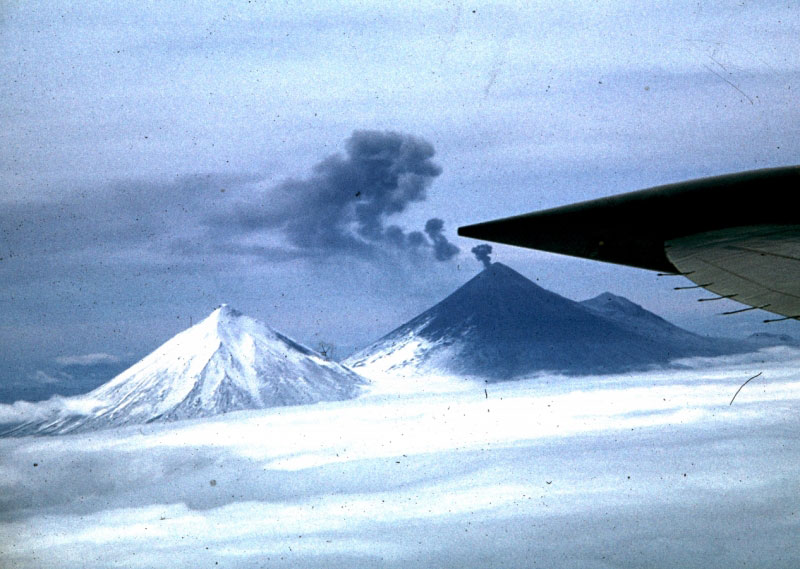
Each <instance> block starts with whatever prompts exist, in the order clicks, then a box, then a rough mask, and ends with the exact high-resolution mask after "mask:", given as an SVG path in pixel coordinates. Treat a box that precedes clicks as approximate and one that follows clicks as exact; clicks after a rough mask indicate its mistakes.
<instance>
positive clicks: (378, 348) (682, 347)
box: [344, 263, 746, 381]
mask: <svg viewBox="0 0 800 569" xmlns="http://www.w3.org/2000/svg"><path fill="white" fill-rule="evenodd" d="M610 301H614V306H611V305H610ZM623 301H624V302H623ZM745 349H746V348H745V347H743V345H742V344H741V343H729V342H727V341H720V342H717V341H715V340H712V339H705V338H701V337H700V336H697V335H695V334H692V333H690V332H687V331H685V330H682V329H680V328H678V327H677V326H673V325H672V324H670V323H668V322H666V321H665V320H663V319H661V318H659V317H658V316H656V315H654V314H651V313H649V312H647V311H646V310H644V309H643V308H641V307H639V306H637V305H635V304H633V303H631V302H629V301H627V300H625V299H622V298H621V297H613V295H611V296H610V297H609V296H601V297H600V298H598V299H595V300H593V301H588V302H587V303H586V305H584V304H581V303H578V302H574V301H572V300H569V299H567V298H564V297H562V296H559V295H558V294H555V293H553V292H550V291H548V290H545V289H543V288H541V287H540V286H538V285H536V284H534V283H533V282H531V281H530V280H528V279H526V278H525V277H523V276H522V275H520V274H519V273H517V272H516V271H514V270H512V269H510V268H509V267H507V266H505V265H503V264H501V263H494V264H492V265H491V266H490V267H489V268H487V269H486V270H484V271H482V272H481V273H480V274H478V275H477V276H476V277H475V278H473V279H472V280H470V281H469V282H467V283H466V284H465V285H464V286H462V287H461V288H459V289H458V290H457V291H456V292H454V293H453V294H452V295H450V296H449V297H447V298H446V299H444V300H443V301H442V302H440V303H439V304H437V305H435V306H433V307H432V308H430V309H429V310H427V311H425V312H423V313H422V314H420V315H419V316H417V317H416V318H414V319H413V320H411V321H409V322H407V323H406V324H403V325H402V326H400V327H399V328H397V329H396V330H394V331H392V332H390V333H389V334H387V335H386V336H384V337H383V338H381V339H380V340H378V341H377V342H375V343H374V344H372V345H371V346H368V347H367V348H365V349H364V350H362V351H360V352H358V353H356V354H354V355H353V356H350V357H349V358H348V359H347V360H345V362H344V363H345V364H346V365H348V366H350V367H351V368H353V370H355V371H358V372H359V373H361V374H363V375H365V376H366V377H378V376H380V375H384V374H392V375H401V376H402V375H405V376H419V375H423V374H456V375H469V376H478V377H483V378H486V379H488V380H495V381H497V380H504V379H512V378H514V377H519V376H522V375H525V374H530V373H535V372H539V371H545V370H548V371H559V372H564V373H600V372H615V371H623V370H627V369H635V368H640V369H641V368H644V367H648V366H651V365H654V364H664V363H667V362H668V361H670V360H672V359H675V358H679V357H686V356H693V355H718V354H722V353H729V352H734V351H744V350H745Z"/></svg>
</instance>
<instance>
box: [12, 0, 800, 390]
mask: <svg viewBox="0 0 800 569" xmlns="http://www.w3.org/2000/svg"><path fill="white" fill-rule="evenodd" d="M0 46H1V47H0V76H2V77H3V78H4V80H3V82H2V85H1V86H0V89H1V90H2V93H1V94H0V117H1V120H2V128H1V129H0V137H2V148H3V150H2V152H0V345H2V347H3V352H2V355H3V361H4V363H3V364H2V366H0V382H3V383H4V384H5V385H10V384H14V385H16V386H21V385H23V384H24V385H28V386H38V387H37V389H38V388H39V387H41V388H42V389H45V390H48V389H50V390H53V389H56V390H57V389H61V388H64V387H65V383H68V382H69V381H72V380H74V378H75V377H76V376H78V375H80V374H79V373H77V372H76V369H80V368H81V367H83V368H86V369H89V368H91V369H95V367H94V366H97V365H102V366H106V368H103V369H106V371H108V370H112V369H114V366H119V367H124V365H127V363H129V362H131V361H134V360H136V359H139V358H141V357H142V356H144V355H145V354H146V353H148V352H149V351H152V350H153V349H155V348H156V347H157V346H158V345H160V344H161V343H163V342H164V341H166V340H167V339H168V338H170V337H171V336H172V335H174V334H175V333H177V332H178V331H180V330H182V329H184V328H185V327H187V326H188V325H189V324H190V323H192V322H197V321H199V320H200V319H201V318H203V317H204V316H206V315H207V314H208V313H210V312H211V311H212V310H213V309H214V308H216V307H217V306H218V305H219V304H220V303H223V302H227V303H229V304H231V305H232V306H235V307H236V308H238V309H239V310H241V311H243V312H245V313H246V314H248V315H251V316H253V317H255V318H258V319H260V320H262V321H264V322H266V323H268V324H269V325H271V326H273V327H274V328H276V329H278V330H281V331H282V332H284V333H286V334H288V335H289V336H291V337H293V338H296V339H297V340H299V341H300V342H303V343H305V344H307V345H309V346H310V347H312V348H317V347H319V346H321V345H325V346H333V347H334V354H335V356H338V357H343V356H345V355H347V354H348V353H350V352H351V351H353V350H354V349H356V348H358V347H362V346H364V345H365V344H367V343H369V342H371V341H373V340H375V339H377V338H378V337H379V336H381V335H383V334H384V333H386V332H388V331H390V330H391V329H393V328H395V327H397V326H398V325H400V324H402V323H403V322H405V321H406V320H408V319H409V318H411V317H413V316H415V315H416V314H418V313H419V312H421V311H422V310H424V309H426V308H428V307H429V306H430V305H432V304H434V303H435V302H437V301H438V300H440V299H442V298H443V297H444V296H446V295H447V294H449V293H450V292H452V291H453V290H454V289H455V288H456V287H457V286H459V285H460V284H462V283H463V282H465V281H466V280H468V279H469V278H470V277H472V276H473V275H474V274H476V273H477V272H478V271H479V270H480V269H481V268H482V266H483V265H482V263H481V261H480V260H478V259H476V258H475V256H473V254H472V253H471V252H470V249H471V248H472V247H474V246H476V245H478V244H479V243H478V242H476V241H473V240H469V239H465V238H459V237H458V236H457V235H456V229H457V227H458V226H460V225H466V224H471V223H476V222H479V221H485V220H488V219H493V218H497V217H504V216H508V215H515V214H519V213H526V212H529V211H532V210H536V209H541V208H546V207H554V206H558V205H563V204H566V203H570V202H574V201H577V200H584V199H591V198H597V197H602V196H606V195H612V194H615V193H620V192H624V191H631V190H636V189H641V188H647V187H652V186H655V185H659V184H664V183H670V182H677V181H681V180H685V179H689V178H696V177H702V176H709V175H716V174H723V173H729V172H736V171H741V170H750V169H757V168H766V167H773V166H785V165H791V164H797V163H798V162H800V160H798V156H800V136H798V129H799V128H800V126H799V125H800V121H799V120H798V118H800V117H798V115H800V105H798V104H797V96H796V93H797V92H798V91H800V59H798V57H797V54H798V53H800V9H799V8H798V7H797V6H796V5H793V4H791V3H786V2H757V3H754V2H739V3H735V4H734V3H730V2H702V1H701V2H697V1H692V2H689V1H685V2H681V1H671V2H662V3H658V4H657V5H656V4H649V3H636V4H634V3H622V2H566V3H565V2H526V3H519V4H516V3H511V2H510V3H491V4H484V3H477V2H471V3H470V2H451V3H443V2H428V3H426V2H418V3H413V4H403V5H394V3H392V4H390V3H367V2H337V3H334V2H326V3H320V5H315V6H309V5H308V4H307V3H299V2H296V3H293V2H282V3H275V2H256V1H251V2H195V3H186V2H182V3H143V2H135V3H134V2H128V3H126V2H114V3H105V2H96V3H94V2H82V3H73V2H57V1H53V2H46V3H44V2H4V3H2V5H0ZM491 258H492V260H494V261H501V262H504V263H506V264H508V265H509V266H511V267H513V268H515V269H516V270H518V271H520V272H521V273H522V274H524V275H526V276H527V277H529V278H531V279H533V280H534V281H535V282H537V283H538V284H540V285H541V286H544V287H546V288H548V289H551V290H554V291H555V292H558V293H559V294H562V295H565V296H567V297H569V298H573V299H576V300H582V299H585V298H589V297H592V296H595V295H597V294H600V293H602V292H604V291H606V290H608V291H611V292H613V293H615V294H621V295H623V296H626V297H628V298H630V299H631V300H633V301H634V302H637V303H639V304H641V305H643V306H644V307H645V308H647V309H649V310H652V311H654V312H656V313H658V314H660V315H661V316H664V317H666V318H667V319H669V320H671V321H673V322H675V323H677V324H679V325H682V326H684V327H687V328H690V329H692V330H694V331H697V332H701V333H707V334H721V335H730V336H742V335H746V334H749V333H751V332H757V331H773V332H788V333H792V332H793V331H794V332H795V333H798V331H797V330H796V328H795V326H796V323H794V322H793V323H788V324H786V325H770V326H769V327H765V326H764V325H762V324H761V320H762V319H763V318H764V315H757V314H750V315H741V316H736V317H725V318H721V317H719V316H718V315H717V314H718V313H719V312H722V311H724V310H729V309H731V307H733V308H736V307H738V306H739V305H736V304H734V303H732V302H730V304H725V303H726V302H728V301H722V302H720V303H697V302H695V300H696V299H697V298H701V297H704V296H708V293H703V292H700V293H697V292H695V291H681V292H675V291H673V287H674V286H677V285H678V284H688V283H685V282H682V283H676V281H675V280H674V279H672V280H671V279H670V278H658V277H657V276H656V275H655V274H653V273H650V272H647V271H640V270H636V269H630V268H625V267H617V266H611V265H603V264H598V263H592V262H589V261H584V260H579V259H571V258H567V257H562V256H558V255H552V254H546V253H540V252H535V251H530V250H524V249H516V248H512V247H507V246H501V245H493V251H492V255H491ZM711 305H713V306H711Z"/></svg>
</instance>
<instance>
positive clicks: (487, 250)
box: [472, 243, 492, 269]
mask: <svg viewBox="0 0 800 569" xmlns="http://www.w3.org/2000/svg"><path fill="white" fill-rule="evenodd" d="M491 253H492V246H491V245H488V244H486V243H481V244H480V245H475V247H473V248H472V254H473V255H475V258H476V259H478V260H479V261H480V262H481V263H483V268H484V269H488V268H489V267H491V266H492V260H491V258H490V257H489V255H491Z"/></svg>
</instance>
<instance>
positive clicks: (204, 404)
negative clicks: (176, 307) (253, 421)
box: [9, 305, 366, 435]
mask: <svg viewBox="0 0 800 569" xmlns="http://www.w3.org/2000/svg"><path fill="white" fill-rule="evenodd" d="M364 383H366V382H365V380H364V379H363V378H361V377H360V376H358V375H357V374H355V373H353V372H352V371H350V370H349V369H347V368H345V367H343V366H341V365H339V364H336V363H333V362H329V361H326V360H325V359H324V358H322V357H321V356H320V355H319V354H317V353H315V352H313V351H311V350H309V349H308V348H306V347H304V346H301V345H300V344H298V343H296V342H294V341H292V340H291V339H289V338H287V337H286V336H284V335H282V334H280V333H278V332H276V331H275V330H272V329H271V328H270V327H268V326H266V325H264V324H262V323H260V322H258V321H256V320H253V319H252V318H249V317H247V316H244V315H243V314H242V313H240V312H238V311H236V310H234V309H232V308H230V307H228V306H226V305H223V306H221V307H220V308H218V309H217V310H215V311H214V312H213V313H212V314H211V315H210V316H209V317H208V318H206V319H205V320H203V321H202V322H200V323H198V324H196V325H195V326H193V327H191V328H189V329H188V330H185V331H183V332H181V333H180V334H178V335H176V336H175V337H174V338H172V339H171V340H169V341H168V342H166V343H165V344H163V345H162V346H161V347H160V348H158V349H157V350H155V351H154V352H153V353H151V354H150V355H148V356H147V357H145V358H144V359H142V360H141V361H140V362H139V363H137V364H135V365H133V366H132V367H130V368H129V369H127V370H126V371H124V372H122V373H121V374H119V375H118V376H117V377H115V378H114V379H112V380H111V381H109V382H108V383H106V384H105V385H102V386H100V387H98V388H97V389H95V390H94V391H92V392H90V393H87V394H85V395H81V396H77V397H71V398H66V399H65V401H67V404H66V405H63V406H60V407H59V408H58V409H56V408H54V409H53V411H52V412H51V413H49V416H46V417H45V418H44V419H43V420H41V421H37V422H35V423H27V424H23V425H21V426H18V427H17V428H15V429H14V430H13V431H11V432H10V433H9V434H14V435H23V434H62V433H67V432H73V431H84V430H92V429H99V428H107V427H113V426H119V425H127V424H141V423H150V422H153V421H172V420H176V419H186V418H195V417H207V416H211V415H217V414H220V413H226V412H229V411H236V410H241V409H259V408H265V407H276V406H282V405H299V404H305V403H315V402H318V401H333V400H342V399H349V398H351V397H354V396H355V395H357V394H358V393H359V391H360V386H361V385H362V384H364ZM47 403H48V402H42V405H43V406H46V405H47ZM67 408H68V409H71V410H72V411H65V410H64V409H67ZM76 409H82V410H83V412H76V411H75V410H76ZM45 415H48V414H47V413H45Z"/></svg>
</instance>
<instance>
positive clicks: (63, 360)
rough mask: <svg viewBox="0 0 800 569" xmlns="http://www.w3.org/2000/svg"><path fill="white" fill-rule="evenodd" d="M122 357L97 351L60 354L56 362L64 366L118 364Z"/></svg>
mask: <svg viewBox="0 0 800 569" xmlns="http://www.w3.org/2000/svg"><path fill="white" fill-rule="evenodd" d="M119 362H120V359H119V358H118V357H117V356H115V355H112V354H104V353H95V354H84V355H76V356H60V357H57V358H56V363H58V364H59V365H62V366H93V365H98V364H116V363H119Z"/></svg>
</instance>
